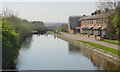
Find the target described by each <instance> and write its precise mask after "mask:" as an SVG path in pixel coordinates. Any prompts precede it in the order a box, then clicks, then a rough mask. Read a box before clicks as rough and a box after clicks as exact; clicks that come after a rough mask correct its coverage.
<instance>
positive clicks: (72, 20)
mask: <svg viewBox="0 0 120 72" xmlns="http://www.w3.org/2000/svg"><path fill="white" fill-rule="evenodd" d="M82 17H83V16H70V17H69V18H68V32H69V33H71V34H76V27H78V26H79V21H78V20H79V19H80V18H82Z"/></svg>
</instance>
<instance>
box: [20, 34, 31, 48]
mask: <svg viewBox="0 0 120 72" xmlns="http://www.w3.org/2000/svg"><path fill="white" fill-rule="evenodd" d="M31 42H32V36H30V37H28V38H26V39H25V40H24V42H23V43H22V45H21V47H22V48H24V49H29V48H30V45H31Z"/></svg>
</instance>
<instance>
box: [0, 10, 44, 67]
mask: <svg viewBox="0 0 120 72" xmlns="http://www.w3.org/2000/svg"><path fill="white" fill-rule="evenodd" d="M0 18H1V19H2V20H1V23H0V26H2V35H1V37H2V68H3V69H14V68H15V67H16V66H15V64H14V59H15V58H16V57H17V56H18V53H19V48H20V44H21V43H22V42H23V41H24V40H25V38H26V37H29V36H31V35H32V31H45V26H44V24H43V22H42V21H28V20H25V19H21V18H19V17H17V16H16V15H15V14H14V13H11V12H9V11H8V10H4V12H3V16H0Z"/></svg>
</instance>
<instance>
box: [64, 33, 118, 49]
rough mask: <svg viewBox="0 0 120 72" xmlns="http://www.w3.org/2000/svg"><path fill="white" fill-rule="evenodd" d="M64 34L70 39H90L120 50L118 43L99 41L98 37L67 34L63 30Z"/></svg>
mask: <svg viewBox="0 0 120 72" xmlns="http://www.w3.org/2000/svg"><path fill="white" fill-rule="evenodd" d="M62 34H64V36H66V37H68V38H70V39H74V40H82V41H89V42H92V43H96V44H100V45H103V46H106V47H110V48H114V49H117V50H120V46H119V47H118V45H115V44H110V43H106V42H102V41H97V40H96V39H93V38H89V37H83V36H76V35H72V34H67V33H63V32H62Z"/></svg>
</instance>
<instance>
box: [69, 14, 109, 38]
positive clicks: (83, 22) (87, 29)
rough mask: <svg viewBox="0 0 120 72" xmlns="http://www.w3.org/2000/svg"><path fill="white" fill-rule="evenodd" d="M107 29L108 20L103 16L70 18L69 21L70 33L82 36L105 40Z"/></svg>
mask: <svg viewBox="0 0 120 72" xmlns="http://www.w3.org/2000/svg"><path fill="white" fill-rule="evenodd" d="M106 28H107V20H106V19H105V16H101V15H89V16H70V17H69V21H68V29H69V30H68V32H69V33H72V34H77V35H80V36H87V37H91V38H97V39H100V38H101V37H103V38H105V37H106V36H107V33H106Z"/></svg>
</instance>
